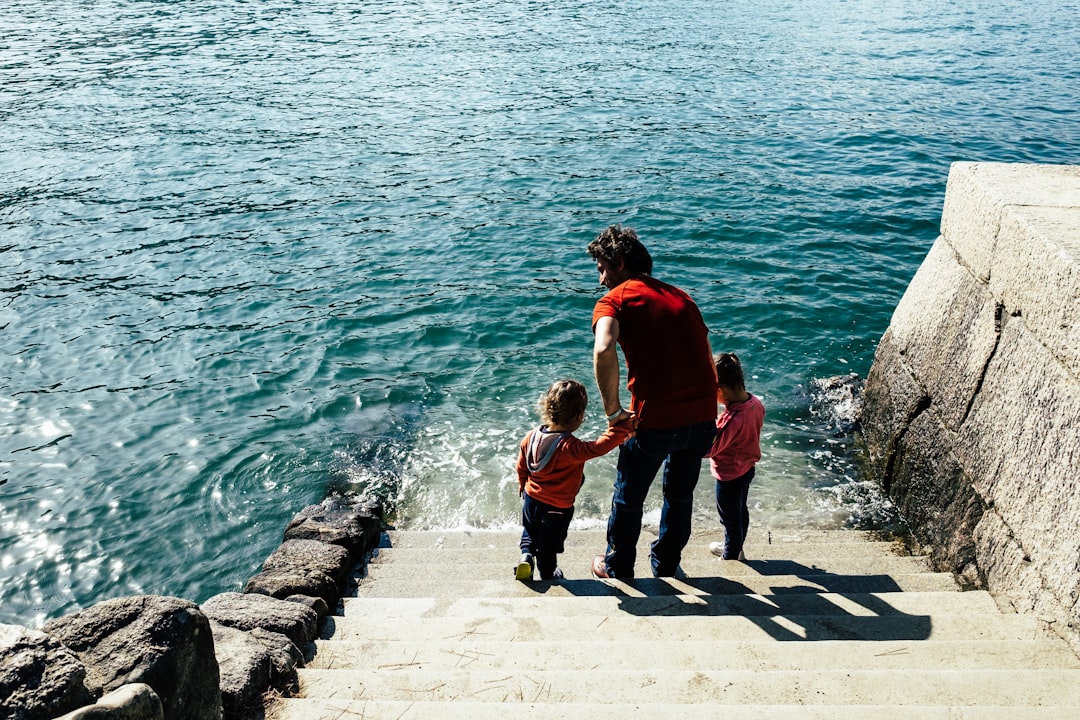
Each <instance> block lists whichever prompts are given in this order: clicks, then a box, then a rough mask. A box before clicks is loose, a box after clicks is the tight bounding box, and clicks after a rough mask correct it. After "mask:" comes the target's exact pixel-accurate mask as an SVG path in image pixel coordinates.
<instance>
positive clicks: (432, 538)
mask: <svg viewBox="0 0 1080 720" xmlns="http://www.w3.org/2000/svg"><path fill="white" fill-rule="evenodd" d="M520 539H521V529H520V528H515V529H511V530H408V531H397V530H391V531H389V532H387V533H386V534H385V535H384V540H385V541H386V542H385V543H384V544H385V545H387V546H388V547H394V548H429V549H434V548H442V549H451V548H479V549H492V548H502V547H507V546H509V547H518V542H519V541H520ZM655 539H656V528H655V527H645V528H642V531H641V537H640V538H639V539H638V547H648V544H649V543H650V542H652V541H653V540H655ZM723 539H724V531H723V529H722V528H706V529H698V530H695V531H694V532H693V533H691V535H690V542H689V543H688V544H689V545H700V546H702V547H708V545H709V543H710V542H713V541H720V540H723ZM746 542H747V543H749V544H751V545H755V546H767V545H785V546H786V545H800V544H834V545H845V544H846V545H853V546H855V545H876V546H891V547H892V548H893V549H894V550H895V551H896V552H897V553H899V554H903V553H904V552H905V551H904V538H903V537H902V536H900V535H896V534H892V533H882V532H868V531H862V530H817V529H812V528H810V529H790V528H784V529H772V530H771V529H768V528H760V527H752V528H750V533H749V534H748V535H747V538H746ZM606 543H607V539H606V534H605V531H604V529H602V528H597V529H595V530H571V531H570V532H569V534H568V535H567V539H566V545H567V547H579V546H580V547H590V548H593V547H595V548H597V552H599V551H600V550H603V548H604V546H605V545H606Z"/></svg>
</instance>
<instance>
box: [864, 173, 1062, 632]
mask: <svg viewBox="0 0 1080 720" xmlns="http://www.w3.org/2000/svg"><path fill="white" fill-rule="evenodd" d="M953 249H954V250H955V252H954V251H953ZM1078 315H1080V167H1072V166H1031V165H1029V166H1016V165H1002V164H996V163H979V164H973V163H957V164H956V165H954V166H953V169H952V172H951V173H950V176H949V187H948V190H947V196H946V201H945V210H944V212H943V215H942V236H941V237H940V238H938V240H937V242H935V244H934V246H933V248H932V249H931V251H930V253H929V254H928V255H927V257H926V260H925V261H924V263H923V265H922V267H920V268H919V271H918V272H917V273H916V275H915V278H914V279H913V280H912V283H911V286H910V287H909V288H908V290H907V292H906V293H905V294H904V298H903V299H902V300H901V302H900V304H899V306H898V307H897V310H896V313H895V314H894V315H893V320H892V324H891V325H890V327H889V329H888V330H887V331H886V333H885V336H884V337H883V339H882V344H881V346H880V347H879V349H878V353H877V354H876V355H875V359H874V367H873V368H872V369H871V371H870V376H869V378H868V380H867V388H866V395H865V396H864V400H863V418H862V426H863V437H864V439H865V441H866V443H867V447H868V450H869V454H870V457H871V467H873V468H875V469H876V470H877V471H878V472H879V473H880V474H881V477H882V479H883V481H884V483H885V484H886V488H887V489H888V490H889V494H890V496H891V497H892V498H893V499H894V501H896V502H897V504H898V505H899V506H900V507H901V509H902V511H903V512H904V514H905V516H906V517H907V518H908V520H909V521H910V522H911V524H912V526H913V529H914V530H915V532H916V534H917V535H919V536H920V537H921V538H923V539H925V540H927V541H929V542H931V543H932V544H933V545H934V546H935V550H934V557H935V559H937V560H939V561H944V562H945V563H946V564H947V565H951V566H952V567H953V569H956V570H961V571H965V572H969V571H967V570H966V567H967V566H966V565H965V563H968V561H969V558H971V557H974V558H975V562H976V563H977V565H978V568H979V570H980V572H981V577H983V578H985V580H986V582H987V585H988V586H989V587H990V588H991V589H992V590H995V591H998V592H1002V593H1004V594H1006V595H1007V596H1009V597H1010V598H1011V599H1012V600H1013V602H1014V603H1016V604H1017V605H1018V606H1019V607H1021V609H1025V610H1027V609H1038V611H1039V612H1045V613H1048V614H1049V615H1051V616H1053V620H1054V625H1055V627H1057V628H1059V629H1062V630H1063V631H1064V632H1065V634H1066V635H1067V637H1068V638H1069V640H1070V642H1072V644H1073V647H1074V648H1076V649H1078V650H1080V614H1078V611H1080V535H1078V534H1077V528H1078V527H1080V379H1078V378H1080V320H1078ZM917 388H921V389H923V391H924V392H925V397H924V398H923V399H922V401H921V403H922V404H921V405H920V404H918V403H916V401H915V398H916V397H917V396H918V389H917ZM913 406H914V412H912V407H913ZM932 420H933V422H932ZM890 443H891V444H892V445H891V447H890ZM969 574H970V572H969Z"/></svg>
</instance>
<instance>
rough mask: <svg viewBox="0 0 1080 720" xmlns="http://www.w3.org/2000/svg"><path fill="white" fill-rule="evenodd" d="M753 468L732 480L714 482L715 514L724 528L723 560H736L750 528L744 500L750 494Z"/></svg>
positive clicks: (748, 513) (748, 514)
mask: <svg viewBox="0 0 1080 720" xmlns="http://www.w3.org/2000/svg"><path fill="white" fill-rule="evenodd" d="M753 479H754V468H750V471H749V472H747V473H746V474H744V475H740V476H739V477H737V478H735V479H734V480H724V481H722V482H721V481H720V480H717V481H716V512H718V513H720V524H721V525H723V526H724V559H725V560H738V559H739V553H740V552H742V549H743V542H745V541H746V531H747V530H748V529H749V528H750V511H749V509H748V508H747V507H746V498H747V496H748V495H749V494H750V481H751V480H753Z"/></svg>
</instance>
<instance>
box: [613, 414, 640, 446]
mask: <svg viewBox="0 0 1080 720" xmlns="http://www.w3.org/2000/svg"><path fill="white" fill-rule="evenodd" d="M637 424H638V419H637V415H634V414H633V413H630V416H629V417H627V418H626V419H624V420H620V421H619V422H617V423H615V425H614V427H617V428H619V429H620V430H629V431H630V432H629V434H627V436H626V439H627V440H629V439H630V438H632V437H634V435H636V434H637V433H636V432H635V431H636V430H637Z"/></svg>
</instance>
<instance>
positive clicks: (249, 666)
mask: <svg viewBox="0 0 1080 720" xmlns="http://www.w3.org/2000/svg"><path fill="white" fill-rule="evenodd" d="M210 627H211V629H212V630H213V633H214V646H215V647H216V648H217V657H218V664H219V666H220V668H221V704H222V711H223V716H224V718H225V720H254V719H256V718H262V717H263V697H264V695H265V694H266V692H267V691H268V690H274V691H277V692H279V693H281V694H283V695H289V694H291V693H293V692H295V691H296V689H297V687H298V683H299V680H298V678H297V673H296V668H297V667H301V666H303V664H304V660H303V657H302V656H301V653H300V650H299V649H298V648H297V647H296V645H294V644H293V642H292V641H291V640H290V639H289V638H287V637H285V636H284V635H282V634H281V633H276V632H270V631H268V630H264V629H262V628H254V629H253V630H250V631H245V630H239V629H237V628H234V627H228V626H225V625H221V624H219V623H217V622H211V623H210Z"/></svg>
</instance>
